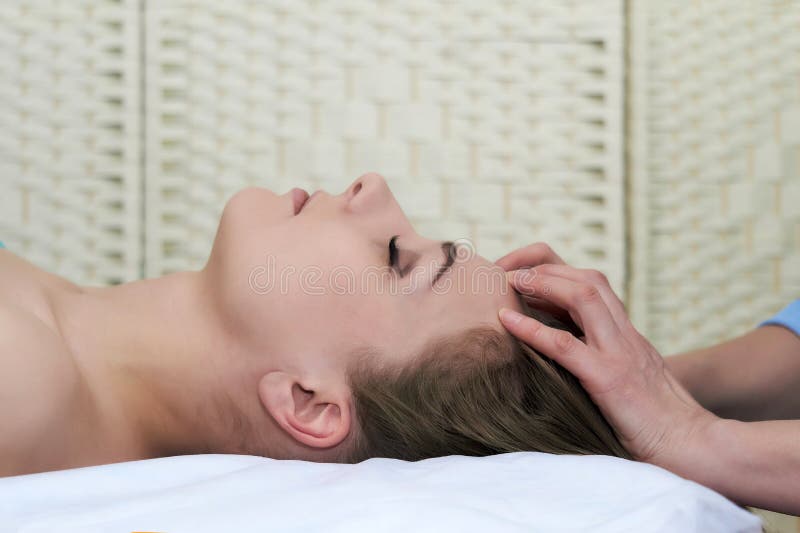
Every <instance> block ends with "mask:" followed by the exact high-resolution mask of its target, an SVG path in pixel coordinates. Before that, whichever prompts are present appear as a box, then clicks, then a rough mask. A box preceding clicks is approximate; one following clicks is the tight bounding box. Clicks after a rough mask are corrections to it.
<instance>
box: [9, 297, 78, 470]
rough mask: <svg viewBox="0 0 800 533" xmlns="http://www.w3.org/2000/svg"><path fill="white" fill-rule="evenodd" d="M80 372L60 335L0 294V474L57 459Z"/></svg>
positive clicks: (72, 405) (62, 451)
mask: <svg viewBox="0 0 800 533" xmlns="http://www.w3.org/2000/svg"><path fill="white" fill-rule="evenodd" d="M79 386H80V373H79V372H78V369H77V367H76V365H75V363H74V359H73V358H72V357H71V356H70V353H69V350H68V349H67V347H66V346H65V345H64V343H63V342H62V341H61V339H60V337H59V336H58V335H57V334H56V333H55V332H54V331H53V329H52V328H51V327H49V326H48V325H47V324H46V323H45V322H43V321H42V320H41V319H40V318H39V317H37V316H36V315H35V314H33V313H32V312H31V311H30V310H28V309H26V308H25V307H23V306H20V305H18V304H15V303H10V302H9V301H8V300H6V299H0V427H2V428H3V431H0V476H2V475H14V474H18V473H24V472H27V471H30V468H31V465H33V464H38V463H40V462H41V460H42V458H43V457H47V460H48V461H50V460H53V461H56V462H57V461H59V460H60V458H61V457H60V455H61V454H63V453H65V452H66V451H65V450H60V449H59V445H58V442H57V441H58V438H57V436H58V435H59V434H60V432H61V431H62V430H63V429H64V428H65V427H66V425H67V424H69V420H70V418H71V415H70V413H71V412H73V411H74V406H75V398H76V397H77V395H78V392H79Z"/></svg>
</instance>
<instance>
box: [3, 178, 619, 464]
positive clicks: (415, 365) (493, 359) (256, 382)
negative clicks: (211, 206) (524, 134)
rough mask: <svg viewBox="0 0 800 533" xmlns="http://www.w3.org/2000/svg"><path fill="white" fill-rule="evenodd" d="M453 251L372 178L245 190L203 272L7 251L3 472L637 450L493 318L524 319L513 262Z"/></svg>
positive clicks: (565, 376)
mask: <svg viewBox="0 0 800 533" xmlns="http://www.w3.org/2000/svg"><path fill="white" fill-rule="evenodd" d="M458 251H459V247H458V246H456V245H451V243H439V242H434V241H431V240H429V239H426V238H424V237H422V236H420V235H418V234H417V233H415V232H414V229H413V228H412V227H411V224H410V223H409V221H408V219H407V218H406V217H405V215H404V214H403V211H402V210H401V209H400V206H399V205H398V204H397V202H396V201H395V199H394V197H393V196H392V194H391V192H390V190H389V188H388V187H387V184H386V182H385V180H384V179H383V178H382V177H380V176H379V175H376V174H367V175H364V176H361V177H360V178H358V179H357V180H356V181H355V182H353V183H352V184H351V185H350V187H348V188H347V190H345V191H344V192H343V193H341V194H338V195H331V194H328V193H325V192H322V191H320V192H317V193H315V194H314V195H313V196H311V198H308V196H307V194H305V193H304V192H302V191H300V190H299V189H295V190H293V191H291V192H290V193H287V194H284V195H277V194H274V193H272V192H270V191H268V190H264V189H257V188H250V189H245V190H243V191H241V192H239V193H237V194H236V195H234V196H233V198H231V199H230V201H229V202H228V203H227V205H226V206H225V209H224V211H223V214H222V217H221V220H220V224H219V228H218V230H217V234H216V238H215V241H214V245H213V249H212V251H211V254H210V257H209V259H208V262H207V264H206V265H205V267H204V268H203V269H202V270H200V271H196V272H181V273H176V274H171V275H167V276H164V277H162V278H157V279H149V280H143V281H136V282H132V283H126V284H122V285H118V286H114V287H108V288H90V287H80V286H77V285H75V284H73V283H70V282H69V281H67V280H65V279H63V278H60V277H58V276H55V275H53V274H49V273H47V272H44V271H42V270H40V269H38V268H36V267H34V266H33V265H31V264H30V263H28V262H26V261H25V260H23V259H22V258H20V257H18V256H16V255H14V254H13V250H11V251H9V250H2V251H0V344H1V345H2V347H0V365H2V372H0V425H2V427H3V431H2V432H0V475H14V474H24V473H31V472H39V471H46V470H54V469H63V468H70V467H77V466H85V465H96V464H102V463H109V462H118V461H125V460H135V459H144V458H152V457H159V456H166V455H175V454H191V453H245V454H257V455H264V456H268V457H272V458H279V459H280V458H290V459H305V460H311V461H347V462H354V461H360V460H362V459H365V458H369V457H376V456H382V457H397V458H402V459H421V458H425V457H431V456H437V455H444V454H469V455H486V454H492V453H500V452H509V451H519V450H540V451H546V452H552V453H597V454H612V455H617V456H622V457H628V455H627V452H626V451H625V449H624V448H623V447H622V446H621V445H620V443H619V442H618V440H617V439H616V437H615V435H614V432H613V431H612V430H611V429H610V427H609V426H608V424H607V423H606V421H605V420H604V419H603V417H602V416H601V415H600V413H599V411H598V410H597V409H596V408H595V406H594V404H593V403H592V402H591V401H590V400H589V397H588V396H587V394H586V393H585V392H584V390H583V389H582V388H581V387H580V385H579V384H578V382H577V381H576V379H575V378H573V377H572V376H571V375H570V374H569V373H567V372H566V371H564V370H563V369H562V368H561V367H559V366H558V365H556V364H554V363H551V362H550V361H549V360H544V359H542V358H540V357H539V356H538V355H536V354H535V353H534V352H533V351H532V350H531V349H530V348H527V346H526V345H525V344H523V343H521V342H519V341H517V340H516V339H515V338H514V337H512V336H511V335H510V334H509V333H508V332H507V331H506V330H505V329H504V328H503V326H502V325H501V324H500V322H499V320H498V315H497V313H498V310H499V309H500V308H501V307H507V308H510V309H515V310H518V311H524V312H526V313H527V314H533V313H532V312H531V311H530V310H528V308H527V306H526V305H525V304H524V302H523V300H522V299H521V298H520V296H519V294H517V293H515V292H514V291H513V290H511V289H510V288H509V286H508V284H507V282H506V281H505V280H506V278H505V275H504V273H503V270H502V269H501V268H500V267H498V266H495V265H493V264H492V263H490V262H489V261H487V260H485V259H483V258H481V257H479V256H473V255H472V254H471V253H469V250H467V253H466V254H463V256H461V255H459V254H458ZM492 273H494V274H498V273H499V274H500V275H499V278H500V279H501V280H502V283H500V284H497V283H494V284H493V283H491V282H490V281H489V280H491V279H498V276H494V277H492V276H491V275H490V274H492ZM536 316H537V317H538V318H539V319H540V320H544V321H546V322H547V323H549V324H551V325H554V326H556V327H562V328H566V327H568V326H562V325H561V324H560V323H559V322H558V321H556V320H555V319H552V318H550V317H549V316H547V315H545V314H542V313H540V314H537V315H536Z"/></svg>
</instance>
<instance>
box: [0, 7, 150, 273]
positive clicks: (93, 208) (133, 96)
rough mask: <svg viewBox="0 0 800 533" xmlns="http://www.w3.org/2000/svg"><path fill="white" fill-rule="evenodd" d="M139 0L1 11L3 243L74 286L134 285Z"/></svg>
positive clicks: (137, 253)
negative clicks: (128, 282)
mask: <svg viewBox="0 0 800 533" xmlns="http://www.w3.org/2000/svg"><path fill="white" fill-rule="evenodd" d="M138 17H139V3H138V2H137V1H136V0H117V1H115V2H97V1H94V0H60V1H59V0H28V1H23V2H10V1H9V2H2V3H0V186H2V192H0V239H2V240H3V241H4V242H5V243H6V245H7V246H8V247H9V248H11V249H13V250H14V251H15V252H16V253H18V254H20V255H21V256H24V257H25V258H26V259H28V260H30V261H32V262H34V263H35V264H37V265H39V266H40V267H42V268H45V269H46V270H48V271H51V272H56V273H58V274H60V275H63V276H65V277H67V278H69V279H70V280H72V281H75V282H77V283H84V284H92V285H105V284H110V283H119V282H122V281H130V280H133V279H137V278H139V277H140V276H141V266H140V262H141V246H140V241H141V231H140V229H141V213H140V208H141V202H140V194H139V191H140V186H141V165H140V142H139V136H140V129H139V124H140V117H141V109H140V104H141V100H140V91H139V87H140V83H139V80H140V73H139V65H140V59H139V55H140V42H139V30H140V25H139V19H138Z"/></svg>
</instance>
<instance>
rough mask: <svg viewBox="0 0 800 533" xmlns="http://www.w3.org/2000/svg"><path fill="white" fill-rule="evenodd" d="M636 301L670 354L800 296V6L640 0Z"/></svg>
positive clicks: (635, 49) (633, 171)
mask: <svg viewBox="0 0 800 533" xmlns="http://www.w3.org/2000/svg"><path fill="white" fill-rule="evenodd" d="M629 24H630V27H631V28H632V39H631V42H630V45H629V50H630V53H631V57H632V64H633V67H632V69H631V80H632V86H631V87H632V90H631V92H630V99H629V102H630V109H631V115H630V117H631V128H630V131H631V138H630V142H631V144H630V146H631V153H632V155H633V159H632V165H631V167H630V175H631V178H632V189H631V195H630V197H629V199H628V204H629V205H630V206H631V215H632V218H631V234H632V236H633V249H632V251H631V252H632V254H631V257H632V269H631V274H632V285H631V295H630V296H631V303H632V307H633V310H634V316H635V318H636V323H637V326H639V327H640V328H641V329H643V331H644V332H645V333H646V334H647V336H648V337H649V338H650V339H651V340H653V342H654V343H655V344H656V345H657V346H658V347H659V348H661V349H662V351H664V352H665V353H672V352H675V351H678V350H683V349H686V348H689V347H692V346H700V345H704V344H709V343H712V342H713V341H718V340H722V339H724V338H729V337H731V336H733V335H735V334H737V333H740V332H743V331H746V330H747V329H749V328H752V327H754V326H755V325H756V324H757V322H758V321H759V320H763V319H765V318H766V317H767V316H769V315H770V314H771V313H773V312H775V311H777V310H778V309H779V308H781V307H782V306H783V305H785V304H786V303H788V302H789V301H791V300H792V299H794V298H797V297H798V296H800V2H767V1H764V2H751V1H733V2H732V1H730V0H704V1H703V2H688V1H687V2H683V1H681V2H661V1H649V2H634V3H633V4H632V11H631V18H630V23H629Z"/></svg>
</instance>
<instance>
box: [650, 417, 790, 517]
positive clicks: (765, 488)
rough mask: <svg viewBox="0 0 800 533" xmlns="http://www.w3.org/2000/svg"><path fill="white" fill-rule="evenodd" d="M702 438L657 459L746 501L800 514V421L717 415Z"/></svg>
mask: <svg viewBox="0 0 800 533" xmlns="http://www.w3.org/2000/svg"><path fill="white" fill-rule="evenodd" d="M697 437H698V438H697V441H696V445H693V446H692V445H690V446H688V447H687V448H686V449H684V450H680V451H679V452H678V453H676V454H674V455H673V456H672V457H671V458H666V459H663V460H661V461H654V462H655V463H656V464H658V465H659V466H662V467H664V468H666V469H668V470H671V471H672V472H675V473H676V474H678V475H680V476H682V477H685V478H687V479H691V480H693V481H696V482H698V483H701V484H703V485H705V486H707V487H709V488H711V489H714V490H716V491H717V492H719V493H720V494H723V495H724V496H726V497H728V498H729V499H731V500H733V501H735V502H736V503H739V504H741V505H749V506H754V507H759V508H761V509H768V510H772V511H777V512H780V513H788V514H794V515H797V514H800V420H781V421H769V422H740V421H737V420H726V419H717V420H716V421H715V422H714V423H713V424H711V425H710V426H709V427H708V428H707V430H706V431H705V432H704V433H703V434H702V435H698V436H697Z"/></svg>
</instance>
